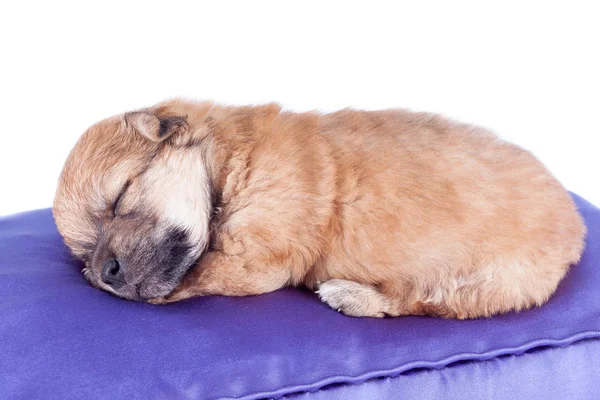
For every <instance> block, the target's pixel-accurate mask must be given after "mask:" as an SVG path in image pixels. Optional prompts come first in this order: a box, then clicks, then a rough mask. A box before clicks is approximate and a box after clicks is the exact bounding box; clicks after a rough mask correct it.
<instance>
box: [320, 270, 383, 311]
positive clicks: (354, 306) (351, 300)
mask: <svg viewBox="0 0 600 400" xmlns="http://www.w3.org/2000/svg"><path fill="white" fill-rule="evenodd" d="M316 293H317V294H318V295H319V297H320V298H321V301H322V302H324V303H326V304H327V305H328V306H329V307H331V308H333V309H334V310H336V311H339V312H341V313H343V314H346V315H349V316H353V317H377V318H382V317H385V316H386V315H387V314H388V312H389V301H388V299H387V298H386V297H385V296H384V295H383V294H382V293H380V292H378V291H377V290H376V289H375V288H373V287H371V286H369V285H363V284H361V283H358V282H353V281H348V280H344V279H331V280H328V281H325V282H323V283H321V284H320V285H319V288H318V290H317V291H316Z"/></svg>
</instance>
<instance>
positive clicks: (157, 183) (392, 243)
mask: <svg viewBox="0 0 600 400" xmlns="http://www.w3.org/2000/svg"><path fill="white" fill-rule="evenodd" d="M53 212H54V217H55V220H56V223H57V225H58V229H59V231H60V233H61V234H62V236H63V237H64V240H65V242H66V244H67V246H68V247H69V248H70V249H71V251H72V252H73V254H74V255H75V256H76V257H78V258H80V259H81V260H83V261H84V262H85V266H86V267H85V269H84V270H83V272H84V275H85V277H86V278H87V279H88V281H89V282H90V283H91V284H92V285H93V286H95V287H97V288H99V289H102V290H105V291H107V292H110V293H112V294H114V295H116V296H119V297H122V298H125V299H130V300H137V301H146V302H152V303H167V302H173V301H178V300H181V299H185V298H189V297H193V296H205V295H225V296H246V295H256V294H260V293H266V292H271V291H274V290H277V289H280V288H283V287H288V286H303V287H308V288H309V289H311V290H315V291H316V293H318V295H319V296H320V298H321V300H322V301H323V302H325V303H327V304H328V305H329V306H330V307H332V308H333V309H335V310H337V311H341V312H343V313H344V314H347V315H352V316H369V317H382V316H399V315H436V316H441V317H448V318H476V317H487V316H491V315H494V314H498V313H504V312H507V311H511V310H517V311H518V310H522V309H526V308H529V307H532V306H534V305H540V304H542V303H544V302H545V301H546V300H548V298H549V297H550V295H552V293H553V292H554V291H555V289H556V287H557V285H558V283H559V282H560V281H561V279H562V278H563V277H564V275H565V273H566V272H567V270H568V268H569V266H570V265H571V264H573V263H576V262H577V261H578V260H579V258H580V256H581V253H582V250H583V247H584V236H585V226H584V224H583V222H582V219H581V217H580V216H579V214H578V212H577V210H576V206H575V205H574V203H573V201H572V200H571V198H570V196H569V194H568V193H567V192H566V191H565V189H564V188H563V187H562V186H561V185H560V184H559V183H558V182H557V181H556V179H555V178H554V177H553V176H552V175H551V174H550V173H549V172H548V171H547V170H546V169H545V168H544V167H543V166H542V164H541V163H540V162H539V161H538V160H536V159H535V158H534V157H533V156H532V155H531V154H530V153H528V152H527V151H525V150H522V149H520V148H518V147H516V146H514V145H511V144H508V143H505V142H503V141H501V140H500V139H498V138H497V137H496V136H494V135H493V134H491V133H490V132H487V131H485V130H483V129H481V128H478V127H474V126H471V125H466V124H461V123H457V122H453V121H449V120H447V119H444V118H442V117H440V116H437V115H433V114H426V113H412V112H408V111H403V110H387V111H376V112H365V111H355V110H348V109H346V110H342V111H338V112H334V113H331V114H318V113H315V112H308V113H292V112H283V111H282V110H281V109H280V107H279V106H277V105H272V104H271V105H265V106H256V107H225V106H219V105H215V104H211V103H198V102H191V101H183V100H170V101H166V102H163V103H161V104H158V105H156V106H153V107H150V108H147V109H143V110H138V111H134V112H129V113H126V114H123V115H118V116H115V117H112V118H109V119H106V120H104V121H101V122H99V123H97V124H96V125H94V126H92V127H91V128H89V129H88V130H87V131H86V132H85V133H84V135H83V136H82V137H81V139H80V140H79V141H78V142H77V144H76V145H75V148H74V149H73V150H72V152H71V154H70V155H69V157H68V160H67V161H66V164H65V166H64V170H63V171H62V174H61V177H60V181H59V184H58V189H57V192H56V198H55V201H54V207H53Z"/></svg>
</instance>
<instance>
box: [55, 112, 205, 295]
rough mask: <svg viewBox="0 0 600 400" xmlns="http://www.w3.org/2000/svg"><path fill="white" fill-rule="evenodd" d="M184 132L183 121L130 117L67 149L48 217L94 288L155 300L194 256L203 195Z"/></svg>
mask: <svg viewBox="0 0 600 400" xmlns="http://www.w3.org/2000/svg"><path fill="white" fill-rule="evenodd" d="M189 130H190V127H189V126H188V123H187V122H186V119H185V117H183V116H169V117H164V116H163V117H159V116H157V115H156V114H155V113H154V112H152V111H151V110H144V111H138V112H131V113H127V114H124V115H120V116H117V117H112V118H109V119H107V120H104V121H101V122H99V123H97V124H96V125H94V126H92V127H91V128H89V129H88V130H87V131H86V132H85V133H84V135H83V136H82V137H81V138H80V139H79V141H78V142H77V144H76V145H75V147H74V149H73V150H72V151H71V153H70V155H69V157H68V159H67V161H66V164H65V166H64V169H63V171H62V174H61V176H60V180H59V184H58V189H57V192H56V197H55V200H54V205H53V213H54V218H55V220H56V224H57V226H58V229H59V231H60V233H61V234H62V236H63V237H64V240H65V243H66V244H67V246H68V247H69V248H70V249H71V251H72V253H73V254H74V255H75V256H76V257H78V258H80V259H81V260H82V261H83V262H84V263H85V265H86V269H84V271H83V272H84V275H85V276H86V278H87V279H88V280H89V282H90V283H91V284H92V285H93V286H95V287H98V288H100V289H103V290H106V291H108V292H111V293H113V294H115V295H117V296H119V297H123V298H127V299H131V300H140V301H145V300H150V299H153V298H157V297H162V296H165V295H168V294H169V293H170V292H172V291H173V290H174V289H175V287H176V286H177V285H178V284H179V283H180V281H181V280H182V279H183V276H184V275H185V273H186V272H187V271H188V270H189V269H190V268H192V267H193V266H194V265H195V264H196V263H197V261H198V259H199V257H200V256H201V255H202V252H203V251H204V249H205V247H206V245H207V243H208V240H209V224H210V214H211V193H210V191H211V190H210V183H209V177H208V173H207V167H206V163H205V161H206V160H204V158H203V157H204V156H203V152H202V151H201V150H200V149H198V148H196V147H194V146H186V145H182V141H181V140H182V139H181V138H182V137H185V136H186V135H187V136H190V135H189Z"/></svg>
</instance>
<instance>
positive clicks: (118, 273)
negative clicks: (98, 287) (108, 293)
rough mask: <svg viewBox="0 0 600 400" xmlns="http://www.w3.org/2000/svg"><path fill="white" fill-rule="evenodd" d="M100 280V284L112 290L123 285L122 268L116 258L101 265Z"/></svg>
mask: <svg viewBox="0 0 600 400" xmlns="http://www.w3.org/2000/svg"><path fill="white" fill-rule="evenodd" d="M100 278H102V282H104V283H106V284H107V285H110V287H112V288H113V289H118V288H120V287H121V286H123V285H124V284H125V277H124V275H123V268H121V264H119V261H118V260H117V259H116V258H110V259H108V260H107V261H106V262H105V263H104V265H102V273H101V274H100Z"/></svg>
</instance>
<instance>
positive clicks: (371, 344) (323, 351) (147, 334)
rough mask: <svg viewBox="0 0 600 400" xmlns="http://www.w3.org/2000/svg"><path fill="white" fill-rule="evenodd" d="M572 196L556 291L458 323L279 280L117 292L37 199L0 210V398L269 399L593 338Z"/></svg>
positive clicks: (592, 224) (599, 315) (588, 256)
mask: <svg viewBox="0 0 600 400" xmlns="http://www.w3.org/2000/svg"><path fill="white" fill-rule="evenodd" d="M574 197H575V199H576V201H577V204H578V205H579V207H580V210H581V212H582V213H583V215H584V217H585V219H586V222H587V225H588V230H589V234H588V243H587V249H586V252H585V254H584V257H583V259H582V261H581V263H580V264H579V265H578V266H575V267H573V268H572V269H571V271H570V272H569V274H568V275H567V277H566V278H565V280H564V281H563V282H562V283H561V285H560V287H559V289H558V291H557V293H556V295H555V296H554V297H552V299H551V300H550V302H549V303H548V304H546V305H544V306H543V307H540V308H536V309H533V310H529V311H525V312H521V313H519V314H508V315H503V316H499V317H495V318H491V319H485V320H471V321H456V320H442V319H437V318H429V317H404V318H395V319H370V318H362V319H360V318H350V317H346V316H344V315H342V314H338V313H336V312H335V311H332V310H331V309H329V308H328V307H327V306H325V305H324V304H322V303H320V301H319V300H318V299H317V298H316V297H315V295H313V294H311V293H308V292H304V291H301V290H292V289H290V290H281V291H278V292H276V293H271V294H267V295H262V296H256V297H246V298H226V297H205V298H196V299H190V300H186V301H183V302H180V303H175V304H172V305H167V306H154V305H150V304H141V303H134V302H129V301H124V300H120V299H117V298H115V297H113V296H111V295H109V294H106V293H103V292H101V291H99V290H97V289H93V288H91V287H90V286H88V284H87V282H86V281H85V280H84V278H83V276H82V275H81V274H80V269H81V267H82V266H81V264H80V263H78V262H76V261H74V260H73V259H72V258H71V256H70V255H69V253H68V251H67V249H66V248H65V246H64V245H63V244H62V241H61V238H60V237H59V235H58V233H57V232H56V228H55V226H54V222H53V220H52V216H51V213H50V211H49V210H40V211H33V212H28V213H24V214H19V215H15V216H11V217H7V218H3V219H0V296H1V297H0V299H1V300H0V354H1V357H0V389H1V390H2V391H1V393H0V397H4V396H7V397H8V398H46V399H48V398H60V399H64V398H106V399H112V398H115V397H119V398H131V399H136V398H139V399H148V398H169V399H174V398H202V399H205V398H208V399H212V398H223V397H226V398H227V397H235V398H244V399H254V398H262V397H277V396H281V395H285V394H291V393H299V392H303V391H314V390H317V389H320V388H322V387H324V386H326V385H331V384H338V383H353V384H358V383H361V382H364V381H365V380H367V379H370V378H376V377H390V376H397V375H398V374H400V373H403V372H406V371H409V370H414V369H417V368H442V367H444V366H446V365H447V364H450V363H454V362H456V361H465V360H487V359H491V358H494V357H498V356H500V355H506V354H520V353H523V352H524V351H527V350H529V349H532V348H536V347H540V346H553V345H560V346H567V345H569V344H570V343H573V342H574V341H576V340H581V339H589V338H597V337H600V290H598V288H600V268H599V267H598V266H599V264H600V211H599V210H598V209H597V208H595V207H594V206H592V205H591V204H589V203H587V202H586V201H585V200H583V199H581V198H579V197H578V196H574ZM566 368H568V366H567V367H566Z"/></svg>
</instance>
